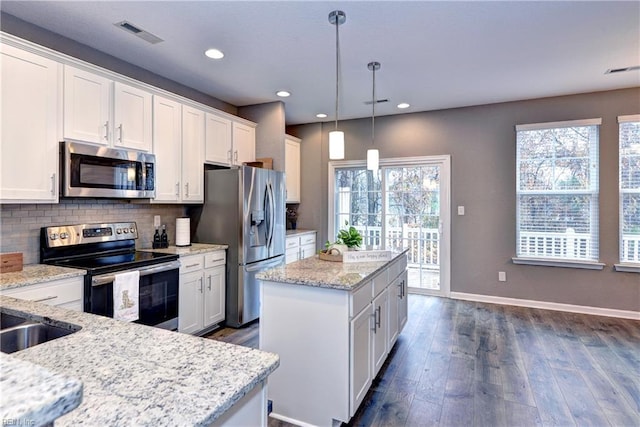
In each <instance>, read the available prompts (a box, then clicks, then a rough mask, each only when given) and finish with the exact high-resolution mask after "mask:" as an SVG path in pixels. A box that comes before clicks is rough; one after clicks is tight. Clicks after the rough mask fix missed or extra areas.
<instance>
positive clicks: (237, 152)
mask: <svg viewBox="0 0 640 427" xmlns="http://www.w3.org/2000/svg"><path fill="white" fill-rule="evenodd" d="M255 160H256V128H255V127H254V126H249V125H245V124H244V123H239V122H233V164H234V165H236V166H239V165H242V164H243V163H245V162H253V161H255Z"/></svg>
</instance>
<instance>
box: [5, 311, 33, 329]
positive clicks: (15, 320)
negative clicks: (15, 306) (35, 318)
mask: <svg viewBox="0 0 640 427" xmlns="http://www.w3.org/2000/svg"><path fill="white" fill-rule="evenodd" d="M26 321H27V319H25V318H24V317H18V316H14V315H13V314H9V313H0V329H7V328H12V327H14V326H16V325H19V324H21V323H24V322H26Z"/></svg>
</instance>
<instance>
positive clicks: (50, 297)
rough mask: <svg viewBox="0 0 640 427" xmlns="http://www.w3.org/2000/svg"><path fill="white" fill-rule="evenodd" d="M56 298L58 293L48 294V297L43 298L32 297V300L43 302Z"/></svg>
mask: <svg viewBox="0 0 640 427" xmlns="http://www.w3.org/2000/svg"><path fill="white" fill-rule="evenodd" d="M56 298H58V295H53V296H48V297H44V298H39V299H34V300H32V301H33V302H43V301H50V300H52V299H56Z"/></svg>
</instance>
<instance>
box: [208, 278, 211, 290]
mask: <svg viewBox="0 0 640 427" xmlns="http://www.w3.org/2000/svg"><path fill="white" fill-rule="evenodd" d="M208 279H209V286H208V287H209V291H211V275H209V277H208Z"/></svg>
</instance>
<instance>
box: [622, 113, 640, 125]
mask: <svg viewBox="0 0 640 427" xmlns="http://www.w3.org/2000/svg"><path fill="white" fill-rule="evenodd" d="M628 122H640V114H631V115H628V116H618V123H628Z"/></svg>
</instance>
